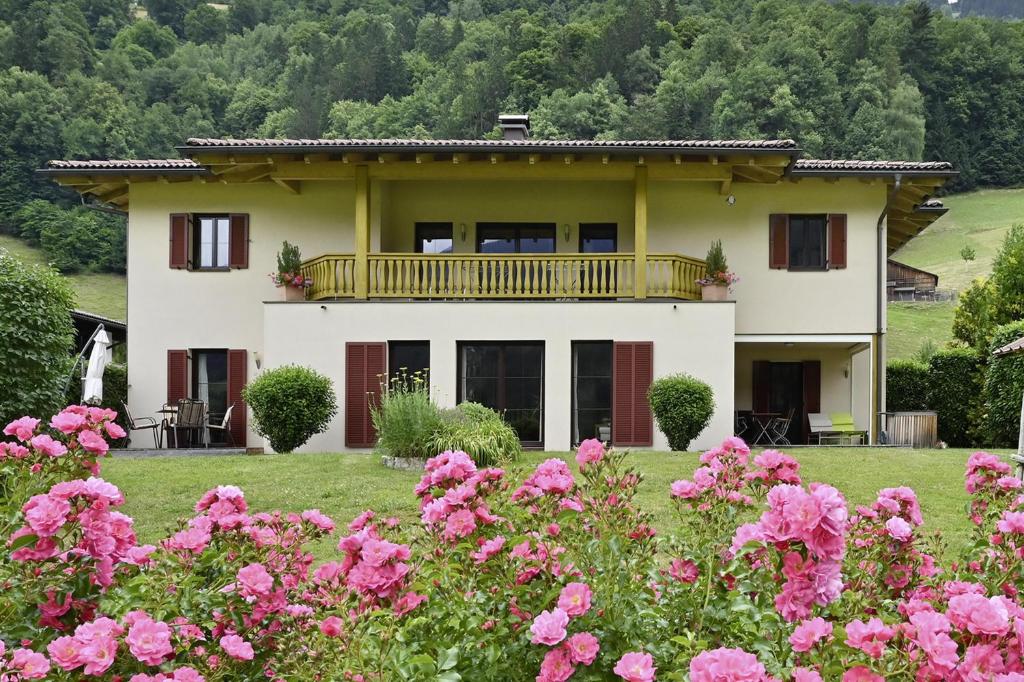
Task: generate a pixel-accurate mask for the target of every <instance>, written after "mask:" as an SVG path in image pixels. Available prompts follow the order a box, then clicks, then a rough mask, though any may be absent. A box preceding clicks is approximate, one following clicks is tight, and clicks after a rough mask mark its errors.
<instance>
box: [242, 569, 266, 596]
mask: <svg viewBox="0 0 1024 682" xmlns="http://www.w3.org/2000/svg"><path fill="white" fill-rule="evenodd" d="M238 583H239V584H240V585H241V586H242V592H243V594H248V595H264V594H269V593H270V590H272V589H273V587H274V578H273V577H272V576H271V575H270V574H269V573H267V569H266V568H264V566H263V564H249V565H248V566H246V567H244V568H242V569H240V570H239V571H238Z"/></svg>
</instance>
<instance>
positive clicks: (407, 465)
mask: <svg viewBox="0 0 1024 682" xmlns="http://www.w3.org/2000/svg"><path fill="white" fill-rule="evenodd" d="M380 463H381V464H383V465H384V466H386V467H387V468H389V469H403V470H410V471H421V470H423V469H425V468H426V466H427V460H425V459H419V458H416V457H389V456H387V455H381V458H380Z"/></svg>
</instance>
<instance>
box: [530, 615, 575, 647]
mask: <svg viewBox="0 0 1024 682" xmlns="http://www.w3.org/2000/svg"><path fill="white" fill-rule="evenodd" d="M568 624H569V614H567V613H566V612H565V611H564V610H562V609H559V608H556V609H552V610H551V611H541V612H540V615H538V616H537V617H536V618H534V619H533V624H532V625H530V633H531V634H532V635H533V637H532V638H531V639H530V641H531V642H532V643H534V644H544V645H546V646H554V645H556V644H558V643H559V642H561V641H562V640H563V639H565V635H566V632H565V626H566V625H568Z"/></svg>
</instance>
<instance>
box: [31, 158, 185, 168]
mask: <svg viewBox="0 0 1024 682" xmlns="http://www.w3.org/2000/svg"><path fill="white" fill-rule="evenodd" d="M46 166H47V168H48V169H51V170H178V169H186V170H200V169H203V168H204V167H203V166H201V165H200V164H198V163H196V162H195V161H193V160H192V159H99V160H93V161H73V160H72V161H60V160H58V161H50V162H49V163H48V164H46Z"/></svg>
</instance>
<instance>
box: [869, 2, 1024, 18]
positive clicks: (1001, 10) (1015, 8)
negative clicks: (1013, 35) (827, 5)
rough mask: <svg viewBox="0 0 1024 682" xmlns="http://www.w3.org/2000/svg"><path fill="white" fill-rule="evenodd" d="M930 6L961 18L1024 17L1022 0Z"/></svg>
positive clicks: (894, 3)
mask: <svg viewBox="0 0 1024 682" xmlns="http://www.w3.org/2000/svg"><path fill="white" fill-rule="evenodd" d="M855 1H858V2H876V3H879V4H884V5H899V4H902V3H903V2H905V0H855ZM927 2H928V4H929V5H931V6H932V7H934V8H936V9H940V10H945V11H947V12H949V13H951V14H954V13H955V14H957V15H959V16H961V17H1001V18H1003V19H1020V18H1022V17H1024V2H1021V1H1020V0H958V1H957V2H953V3H952V4H950V2H949V0H927Z"/></svg>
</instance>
